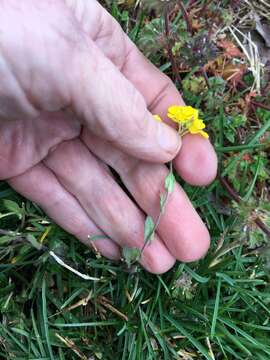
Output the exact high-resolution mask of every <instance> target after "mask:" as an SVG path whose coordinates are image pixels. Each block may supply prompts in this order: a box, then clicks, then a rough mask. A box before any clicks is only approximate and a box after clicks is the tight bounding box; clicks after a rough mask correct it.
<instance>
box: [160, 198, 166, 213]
mask: <svg viewBox="0 0 270 360" xmlns="http://www.w3.org/2000/svg"><path fill="white" fill-rule="evenodd" d="M165 203H166V195H165V194H160V212H161V213H162V214H163V213H164V210H165Z"/></svg>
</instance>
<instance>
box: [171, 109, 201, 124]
mask: <svg viewBox="0 0 270 360" xmlns="http://www.w3.org/2000/svg"><path fill="white" fill-rule="evenodd" d="M198 117H199V111H198V110H197V109H194V108H193V107H192V106H180V105H179V106H177V105H173V106H170V107H169V109H168V118H170V119H171V120H173V121H174V122H177V123H185V122H187V121H192V120H195V119H198Z"/></svg>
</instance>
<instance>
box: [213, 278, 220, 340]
mask: <svg viewBox="0 0 270 360" xmlns="http://www.w3.org/2000/svg"><path fill="white" fill-rule="evenodd" d="M220 288H221V279H219V280H218V285H217V295H216V301H215V308H214V314H213V319H212V325H211V339H212V340H213V338H214V335H215V332H216V323H217V317H218V309H219V299H220Z"/></svg>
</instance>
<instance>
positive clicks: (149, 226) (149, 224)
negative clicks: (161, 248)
mask: <svg viewBox="0 0 270 360" xmlns="http://www.w3.org/2000/svg"><path fill="white" fill-rule="evenodd" d="M154 235H155V223H154V221H153V219H152V218H151V216H147V218H146V220H145V224H144V241H145V242H148V241H152V240H153V238H154Z"/></svg>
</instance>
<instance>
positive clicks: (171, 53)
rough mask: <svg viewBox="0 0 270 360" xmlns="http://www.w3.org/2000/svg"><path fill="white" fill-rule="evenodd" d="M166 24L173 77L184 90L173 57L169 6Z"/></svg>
mask: <svg viewBox="0 0 270 360" xmlns="http://www.w3.org/2000/svg"><path fill="white" fill-rule="evenodd" d="M164 23H165V36H166V38H167V51H168V55H169V59H170V62H171V65H172V72H173V75H174V77H175V81H176V82H177V83H178V86H179V87H180V88H181V89H182V80H181V78H180V75H179V71H178V69H177V64H176V61H175V57H174V55H173V52H172V47H171V41H170V25H169V12H168V7H167V6H166V7H165V12H164Z"/></svg>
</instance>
